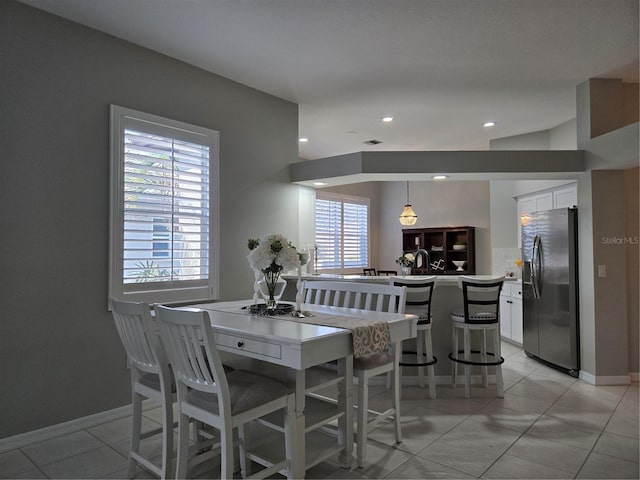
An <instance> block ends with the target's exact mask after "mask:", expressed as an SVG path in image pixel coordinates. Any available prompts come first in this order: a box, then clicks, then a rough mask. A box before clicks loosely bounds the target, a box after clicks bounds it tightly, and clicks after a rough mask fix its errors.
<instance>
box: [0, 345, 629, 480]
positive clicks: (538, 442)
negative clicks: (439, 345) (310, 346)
mask: <svg viewBox="0 0 640 480" xmlns="http://www.w3.org/2000/svg"><path fill="white" fill-rule="evenodd" d="M503 355H504V357H505V359H506V361H505V364H504V366H503V372H504V378H505V396H504V399H499V398H496V397H495V387H493V386H489V388H487V389H485V388H482V387H474V388H473V391H472V397H473V398H471V399H465V398H464V396H463V387H458V388H457V389H452V388H451V387H449V386H445V385H442V386H438V388H437V393H438V398H437V399H436V400H430V399H429V398H428V390H427V389H422V388H418V387H416V386H405V387H404V388H403V392H402V397H403V399H402V405H401V408H402V428H403V437H404V440H403V442H402V443H401V444H399V445H396V444H395V443H394V433H393V427H392V424H391V423H388V424H383V425H381V426H380V427H379V428H377V429H376V430H374V431H373V432H371V435H370V439H369V443H368V456H367V460H368V461H367V463H366V465H365V467H364V468H361V469H357V468H353V469H351V470H345V469H342V468H340V467H339V465H338V464H337V463H336V462H335V459H333V460H329V461H326V462H323V463H322V464H320V465H318V466H316V467H314V468H312V469H310V470H309V471H308V472H307V477H308V478H318V479H320V478H355V479H365V480H366V479H371V478H388V479H400V478H406V479H431V478H433V479H445V478H460V479H463V478H483V479H499V478H510V479H513V478H524V479H541V478H579V479H582V478H585V479H586V478H596V479H612V478H626V479H638V478H639V477H640V474H639V467H638V456H639V454H638V452H639V445H638V437H639V428H638V412H639V409H640V406H639V396H638V384H637V383H634V384H632V385H630V386H610V387H606V386H605V387H595V386H592V385H589V384H587V383H585V382H583V381H580V380H577V379H574V378H572V377H569V376H567V375H564V374H562V373H559V372H557V371H555V370H553V369H550V368H548V367H546V366H544V365H542V364H540V363H538V362H536V361H534V360H532V359H530V358H528V357H526V355H524V353H523V352H522V350H520V349H518V348H516V347H514V346H512V345H509V344H506V343H505V344H503ZM375 392H378V394H377V396H375V397H374V398H372V400H371V404H372V408H375V405H376V404H382V403H386V402H387V401H388V392H386V391H385V390H384V389H383V388H382V387H374V388H372V395H373V394H374V393H375ZM158 414H159V412H158V409H149V410H147V411H146V412H145V428H148V429H151V428H153V427H154V426H156V425H157V422H158V421H159V417H158ZM129 421H130V419H129V418H124V419H121V420H116V421H112V422H109V423H106V424H103V425H98V426H95V427H92V428H88V429H86V430H81V431H78V432H75V433H71V434H68V435H64V436H61V437H59V438H54V439H52V440H48V441H44V442H40V443H36V444H33V445H28V446H25V447H22V448H19V449H16V450H11V451H8V452H5V453H2V454H0V478H58V479H59V478H96V479H97V478H112V479H119V478H125V477H126V466H127V457H126V455H127V450H128V440H129V428H130V426H129ZM147 442H148V445H147V447H146V448H147V450H148V451H149V452H156V453H158V455H159V452H160V440H159V437H155V438H152V439H150V440H148V441H147ZM216 472H217V470H216V469H215V468H213V469H212V470H209V471H207V472H204V473H200V474H199V475H198V478H216V476H217V475H219V474H218V473H216ZM137 478H153V477H152V476H151V475H150V474H149V473H147V472H145V471H143V470H138V475H137Z"/></svg>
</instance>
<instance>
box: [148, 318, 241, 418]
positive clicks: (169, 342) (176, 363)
mask: <svg viewBox="0 0 640 480" xmlns="http://www.w3.org/2000/svg"><path fill="white" fill-rule="evenodd" d="M155 311H156V316H157V319H158V325H159V328H160V337H161V339H162V343H163V344H164V346H165V349H166V351H167V356H168V357H169V361H170V362H171V365H172V367H173V372H174V376H175V378H176V381H177V382H182V383H183V384H184V385H186V386H187V387H190V388H193V389H196V390H200V391H204V392H211V393H216V394H218V402H219V404H220V408H224V405H225V403H226V404H227V405H228V402H229V400H228V399H229V387H228V384H227V379H226V376H225V372H224V368H223V366H222V361H221V359H220V355H219V353H218V349H217V347H216V344H215V341H214V336H213V330H212V329H211V323H210V319H209V314H208V313H207V312H206V311H203V310H198V309H192V308H184V309H183V308H169V307H164V306H156V307H155ZM180 392H181V390H180V388H179V389H178V394H179V395H180ZM229 408H230V407H229Z"/></svg>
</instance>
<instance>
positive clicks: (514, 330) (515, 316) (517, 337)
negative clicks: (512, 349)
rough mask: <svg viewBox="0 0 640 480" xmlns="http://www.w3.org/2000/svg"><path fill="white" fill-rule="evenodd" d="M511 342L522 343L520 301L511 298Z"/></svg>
mask: <svg viewBox="0 0 640 480" xmlns="http://www.w3.org/2000/svg"><path fill="white" fill-rule="evenodd" d="M511 340H513V341H514V342H518V343H520V344H521V343H522V299H520V298H515V297H512V298H511Z"/></svg>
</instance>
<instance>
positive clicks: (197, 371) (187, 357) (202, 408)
mask: <svg viewBox="0 0 640 480" xmlns="http://www.w3.org/2000/svg"><path fill="white" fill-rule="evenodd" d="M154 310H155V312H156V318H157V322H158V327H159V330H160V337H161V339H162V343H163V345H164V347H165V350H166V352H167V356H168V358H169V361H170V363H171V368H172V370H173V374H174V377H175V382H176V388H177V392H178V409H179V412H180V417H179V421H178V455H177V471H176V478H179V479H182V478H186V475H187V473H188V462H189V420H190V419H193V420H196V421H198V422H202V423H204V424H206V425H210V426H211V427H214V428H215V429H217V430H219V432H220V443H219V448H220V463H221V467H220V468H221V478H233V467H234V461H233V458H234V448H233V446H234V442H233V429H234V428H238V432H239V435H238V437H239V440H238V447H239V457H240V466H241V470H242V476H243V477H246V476H247V475H248V474H249V473H250V472H249V469H250V462H249V460H251V461H254V462H257V463H259V464H261V465H263V466H264V467H265V468H264V469H262V470H260V471H259V472H256V473H255V474H254V475H252V476H251V478H266V477H268V476H270V475H273V474H275V473H281V474H285V475H287V477H289V478H290V477H291V461H292V455H293V452H294V450H295V448H294V445H293V441H294V440H293V439H294V428H295V411H294V409H295V393H294V391H293V389H292V388H291V387H290V386H288V385H287V384H286V383H283V382H280V381H278V380H274V379H272V378H268V377H265V376H262V375H259V374H257V373H253V372H248V371H244V370H234V371H232V372H229V373H226V372H225V369H224V367H223V365H222V362H221V360H220V355H219V352H218V349H217V347H216V343H215V338H214V335H213V331H212V328H211V323H210V319H209V314H208V313H207V312H206V311H202V310H198V309H194V308H169V307H164V306H156V307H154ZM274 412H277V414H276V417H279V418H280V420H281V421H280V422H279V423H278V425H274V424H273V423H271V422H272V421H270V422H266V423H265V424H266V425H268V426H271V427H272V428H275V429H277V430H281V431H284V452H285V458H284V459H282V460H280V461H277V462H274V461H273V460H271V459H267V458H265V457H262V456H260V455H258V453H256V452H250V448H251V442H250V441H249V438H248V432H247V431H246V428H247V425H248V424H249V423H250V422H252V421H253V420H258V419H260V418H261V417H264V416H265V415H267V414H270V413H274Z"/></svg>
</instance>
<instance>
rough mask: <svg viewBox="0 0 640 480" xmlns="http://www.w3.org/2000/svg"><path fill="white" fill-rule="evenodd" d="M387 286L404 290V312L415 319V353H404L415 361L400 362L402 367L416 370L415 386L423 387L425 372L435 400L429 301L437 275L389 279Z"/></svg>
mask: <svg viewBox="0 0 640 480" xmlns="http://www.w3.org/2000/svg"><path fill="white" fill-rule="evenodd" d="M389 284H390V285H394V286H396V287H407V300H406V303H405V309H404V312H405V313H412V314H414V315H416V316H417V317H418V324H417V330H418V335H417V337H416V351H415V352H414V351H404V350H403V352H402V353H403V354H409V355H411V354H413V355H415V356H416V357H415V361H413V362H410V361H404V359H403V360H402V361H401V362H400V366H401V367H416V368H417V369H418V386H420V387H424V386H425V381H424V379H425V369H426V371H427V375H426V377H427V380H428V382H429V397H430V398H432V399H434V398H436V378H435V373H434V371H433V370H434V369H433V366H434V365H435V364H436V363H437V361H438V359H437V358H435V357H434V355H433V343H432V339H431V322H432V316H431V300H432V298H433V291H434V290H435V288H436V276H435V275H430V276H416V277H413V278H408V277H391V278H389Z"/></svg>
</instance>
